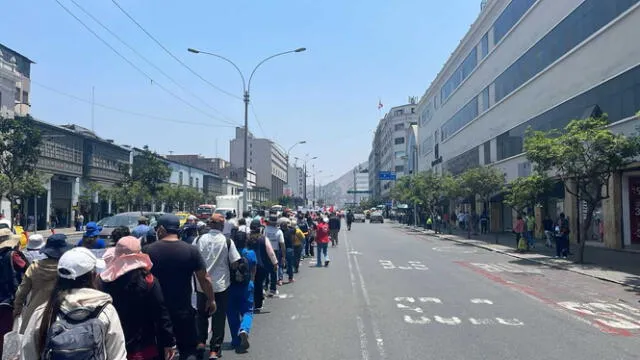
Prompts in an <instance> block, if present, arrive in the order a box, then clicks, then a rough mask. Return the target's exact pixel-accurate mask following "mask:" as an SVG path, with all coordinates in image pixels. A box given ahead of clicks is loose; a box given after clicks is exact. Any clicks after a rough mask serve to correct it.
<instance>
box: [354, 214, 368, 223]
mask: <svg viewBox="0 0 640 360" xmlns="http://www.w3.org/2000/svg"><path fill="white" fill-rule="evenodd" d="M366 221H367V220H366V216H365V215H364V214H363V213H355V214H353V222H361V223H363V222H366Z"/></svg>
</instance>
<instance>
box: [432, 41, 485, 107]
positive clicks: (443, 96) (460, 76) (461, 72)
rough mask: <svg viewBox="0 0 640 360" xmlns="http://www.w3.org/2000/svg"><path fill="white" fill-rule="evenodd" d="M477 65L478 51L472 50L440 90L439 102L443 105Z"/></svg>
mask: <svg viewBox="0 0 640 360" xmlns="http://www.w3.org/2000/svg"><path fill="white" fill-rule="evenodd" d="M476 65H478V51H477V48H473V50H471V52H470V53H469V55H467V57H466V58H465V59H464V61H463V62H462V64H460V65H459V66H458V68H457V69H456V71H454V72H453V74H451V76H450V77H449V79H448V80H447V82H445V83H444V85H442V88H440V102H441V103H444V102H445V101H446V100H447V99H448V98H449V96H451V94H452V93H453V92H454V91H455V90H456V89H457V88H458V86H460V84H462V82H463V81H464V79H466V78H467V77H469V75H470V74H471V72H472V71H473V69H475V68H476Z"/></svg>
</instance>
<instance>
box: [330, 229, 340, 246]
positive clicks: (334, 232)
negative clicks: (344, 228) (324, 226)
mask: <svg viewBox="0 0 640 360" xmlns="http://www.w3.org/2000/svg"><path fill="white" fill-rule="evenodd" d="M338 234H340V229H334V230H329V236H330V237H331V246H336V245H338Z"/></svg>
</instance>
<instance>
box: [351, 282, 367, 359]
mask: <svg viewBox="0 0 640 360" xmlns="http://www.w3.org/2000/svg"><path fill="white" fill-rule="evenodd" d="M354 289H355V287H354ZM356 321H357V323H358V334H359V335H360V354H361V355H362V360H369V350H367V332H366V331H365V329H364V322H363V321H362V318H361V317H360V315H358V316H357V317H356Z"/></svg>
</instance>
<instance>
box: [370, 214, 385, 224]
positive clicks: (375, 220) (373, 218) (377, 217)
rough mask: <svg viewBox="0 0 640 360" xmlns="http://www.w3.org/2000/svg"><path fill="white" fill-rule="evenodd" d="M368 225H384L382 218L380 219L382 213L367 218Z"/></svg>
mask: <svg viewBox="0 0 640 360" xmlns="http://www.w3.org/2000/svg"><path fill="white" fill-rule="evenodd" d="M369 223H370V224H373V223H380V224H382V223H384V217H382V213H381V212H374V213H372V214H371V216H370V217H369Z"/></svg>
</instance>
